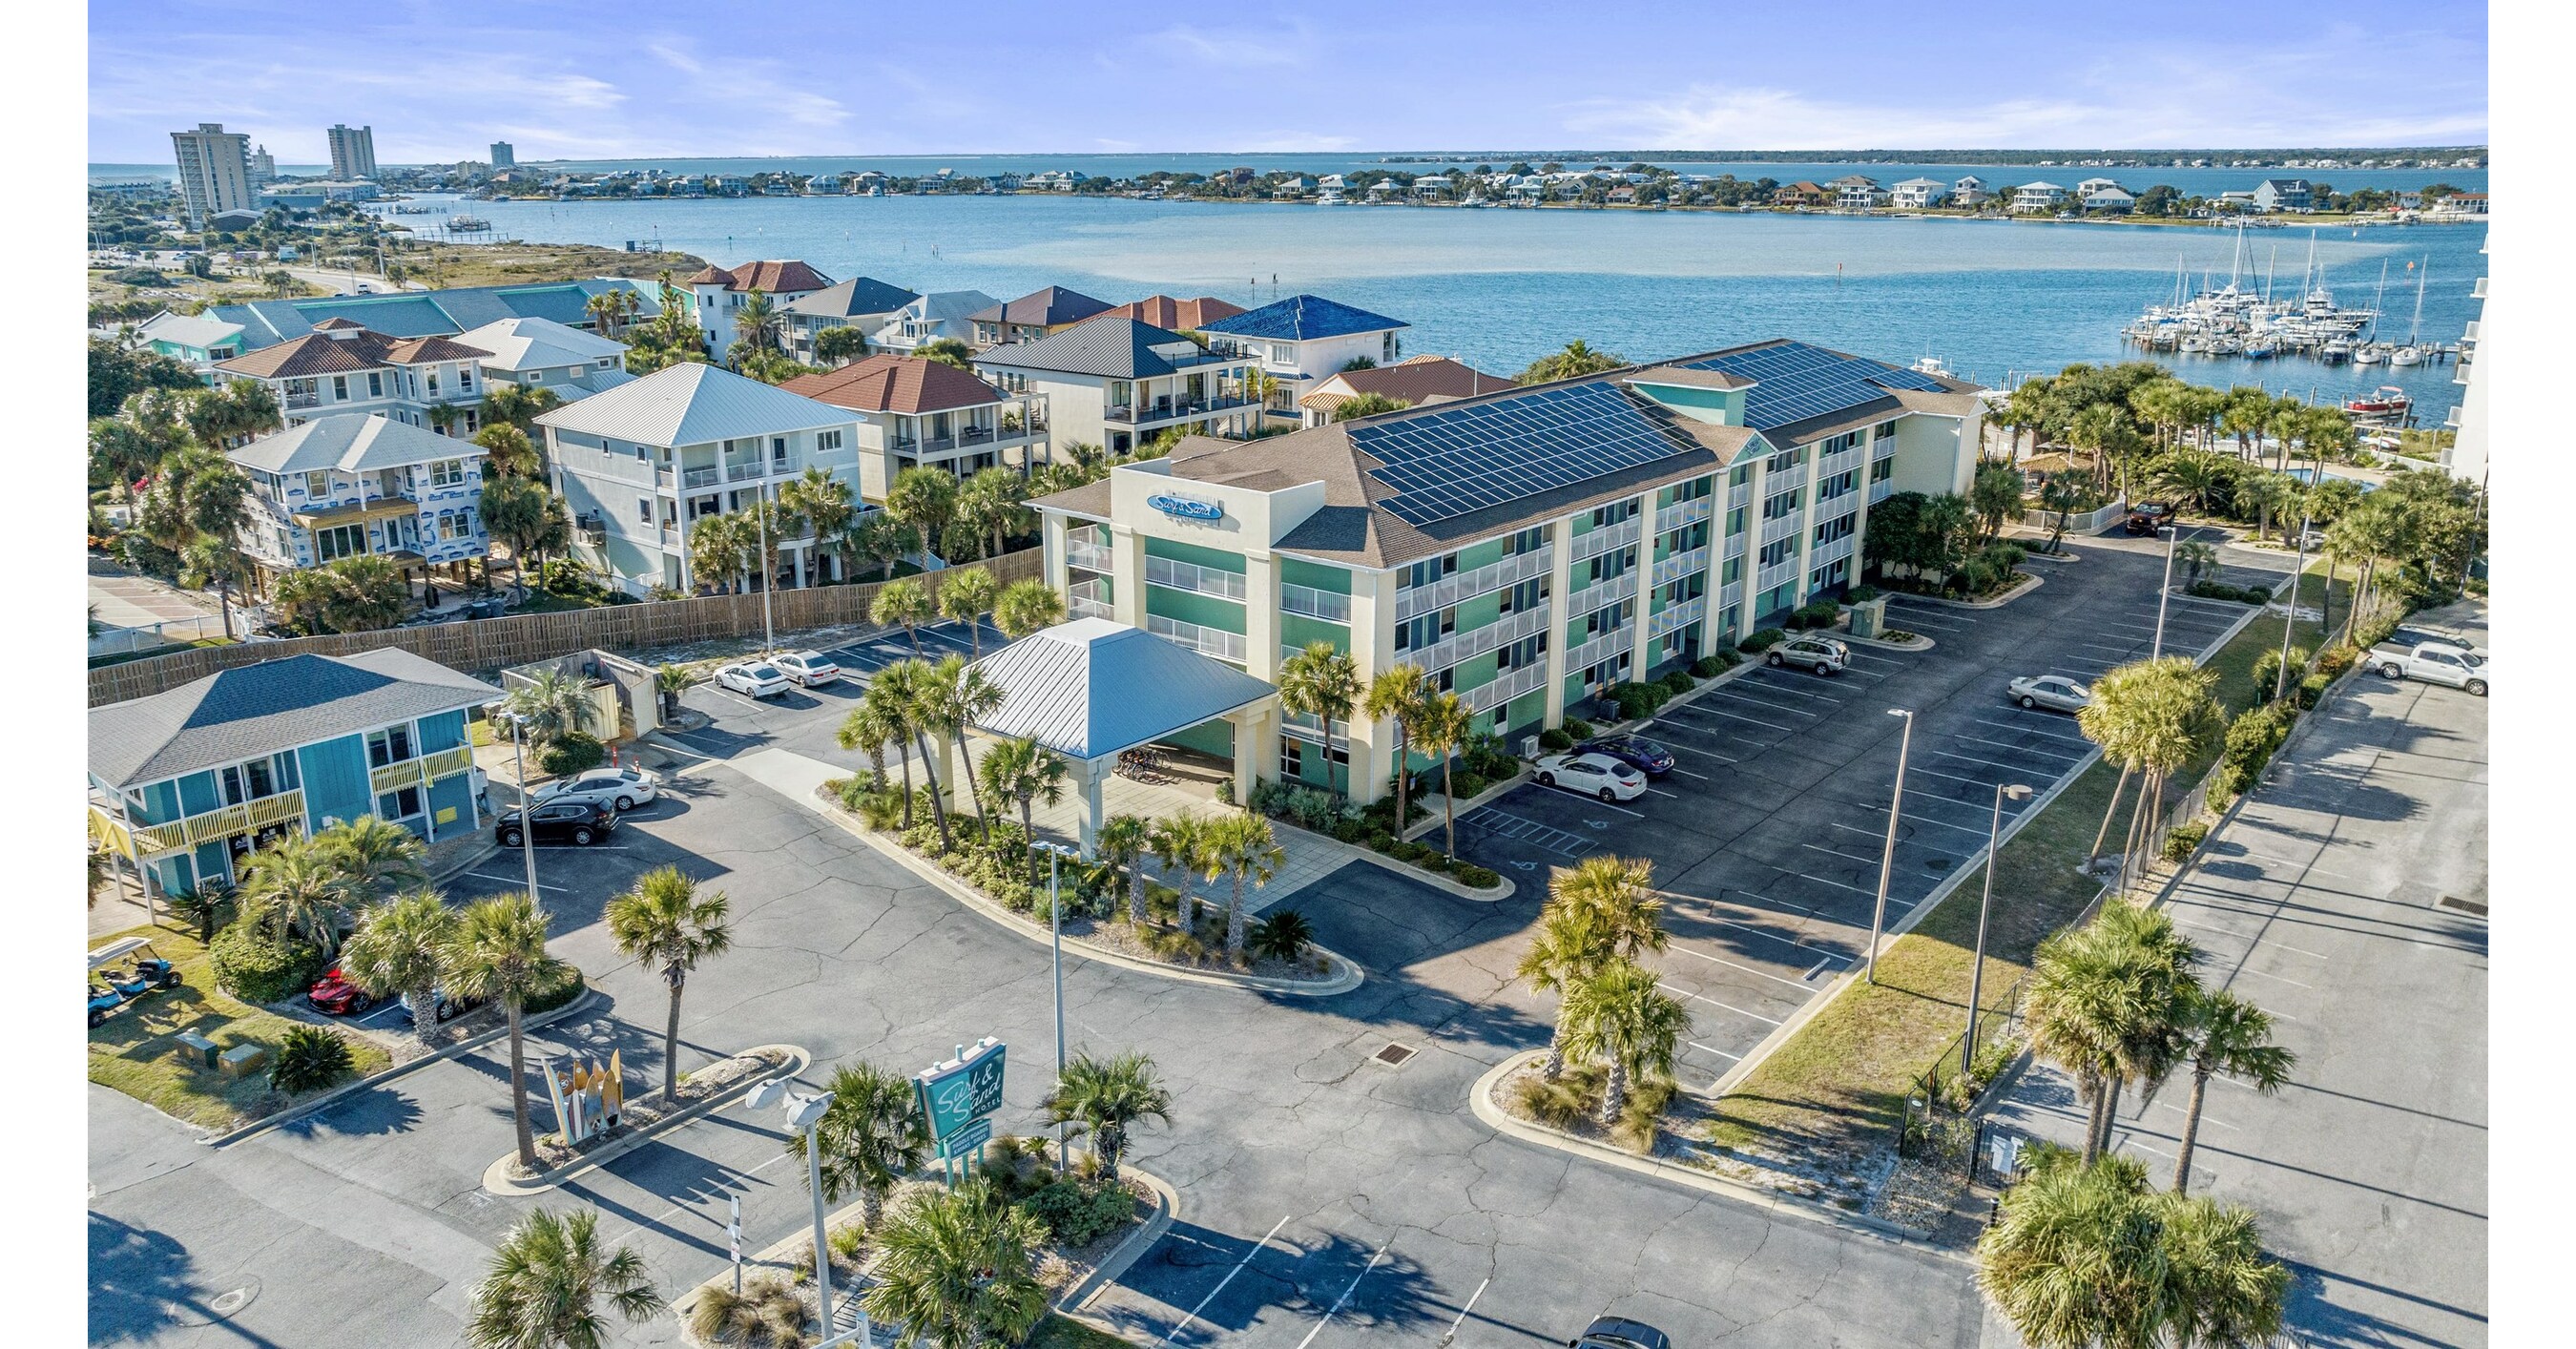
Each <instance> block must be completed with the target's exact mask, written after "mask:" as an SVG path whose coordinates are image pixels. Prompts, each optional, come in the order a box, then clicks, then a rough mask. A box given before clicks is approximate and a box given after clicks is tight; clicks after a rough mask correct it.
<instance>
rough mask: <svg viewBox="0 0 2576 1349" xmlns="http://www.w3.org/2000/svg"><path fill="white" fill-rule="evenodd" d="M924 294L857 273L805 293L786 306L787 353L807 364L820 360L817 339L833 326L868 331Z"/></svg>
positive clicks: (880, 325) (873, 329)
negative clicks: (811, 292) (847, 278)
mask: <svg viewBox="0 0 2576 1349" xmlns="http://www.w3.org/2000/svg"><path fill="white" fill-rule="evenodd" d="M920 298H921V297H920V296H919V295H917V294H914V293H913V292H911V291H908V290H905V289H904V288H903V287H901V286H891V285H888V284H886V283H885V282H883V281H879V280H877V279H876V278H874V277H867V276H854V277H852V278H850V279H849V280H847V281H842V282H838V283H835V284H833V285H830V286H826V287H824V288H823V289H821V290H818V291H816V292H814V293H813V294H811V295H807V296H803V297H801V298H799V299H797V300H796V301H794V302H793V303H791V304H789V305H788V306H787V307H786V314H787V354H788V355H790V356H793V357H795V358H796V359H797V360H800V361H803V362H805V363H806V364H807V365H817V364H820V362H819V361H817V360H816V359H815V356H814V339H815V338H817V337H819V336H821V335H822V334H823V333H824V331H825V330H827V329H831V328H856V329H858V330H859V332H860V334H861V335H863V336H864V335H865V334H868V333H871V332H874V331H875V330H877V329H879V328H882V327H884V326H885V325H886V324H887V323H889V322H891V321H893V319H894V316H895V315H896V314H897V313H899V312H901V310H902V309H903V307H904V306H905V305H908V304H910V303H912V302H913V301H915V300H918V299H920Z"/></svg>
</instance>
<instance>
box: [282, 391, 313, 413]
mask: <svg viewBox="0 0 2576 1349" xmlns="http://www.w3.org/2000/svg"><path fill="white" fill-rule="evenodd" d="M278 401H280V402H282V403H284V404H285V405H286V410H287V411H289V412H301V411H303V410H305V409H307V408H318V407H320V406H322V393H321V391H320V390H318V389H317V390H314V391H312V392H309V393H289V394H287V395H286V397H284V398H282V399H280V400H278Z"/></svg>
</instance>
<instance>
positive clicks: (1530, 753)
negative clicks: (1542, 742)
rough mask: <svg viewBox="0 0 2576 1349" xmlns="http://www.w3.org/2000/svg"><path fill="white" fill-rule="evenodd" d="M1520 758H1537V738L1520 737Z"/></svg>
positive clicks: (1531, 736) (1529, 736)
mask: <svg viewBox="0 0 2576 1349" xmlns="http://www.w3.org/2000/svg"><path fill="white" fill-rule="evenodd" d="M1521 757H1522V758H1524V759H1535V758H1537V757H1538V737H1537V736H1534V735H1525V736H1522V737H1521Z"/></svg>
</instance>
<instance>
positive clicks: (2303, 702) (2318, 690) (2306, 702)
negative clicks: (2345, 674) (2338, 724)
mask: <svg viewBox="0 0 2576 1349" xmlns="http://www.w3.org/2000/svg"><path fill="white" fill-rule="evenodd" d="M2333 685H2334V679H2333V677H2332V676H2329V675H2326V674H2323V673H2319V674H2312V675H2309V676H2308V677H2307V678H2305V679H2302V680H2300V681H2299V692H2298V699H2299V710H2300V711H2302V712H2305V711H2307V710H2308V709H2309V708H2312V707H2314V706H2316V705H2317V704H2319V703H2321V702H2324V701H2325V697H2326V690H2327V689H2328V688H2331V687H2333Z"/></svg>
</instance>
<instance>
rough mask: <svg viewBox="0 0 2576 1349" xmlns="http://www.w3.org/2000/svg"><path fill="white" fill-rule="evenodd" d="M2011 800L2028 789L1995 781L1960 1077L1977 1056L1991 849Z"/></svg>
mask: <svg viewBox="0 0 2576 1349" xmlns="http://www.w3.org/2000/svg"><path fill="white" fill-rule="evenodd" d="M2007 796H2009V797H2011V798H2012V799H2013V800H2015V801H2026V800H2028V799H2030V788H2028V787H2025V786H2023V785H2022V784H2020V783H2018V782H2016V783H2013V784H2012V785H2011V786H2005V785H2003V784H2002V783H1997V784H1995V817H1994V819H1993V820H1992V821H1991V822H1990V823H1988V824H1987V826H1986V894H1985V897H1984V898H1983V899H1980V900H1978V901H1977V963H1976V964H1975V965H1973V966H1971V967H1970V969H1969V973H1968V1035H1967V1038H1966V1039H1963V1040H1961V1041H1960V1042H1959V1076H1960V1077H1962V1078H1964V1077H1966V1076H1967V1075H1968V1072H1969V1069H1970V1068H1971V1067H1972V1066H1973V1065H1974V1062H1975V1059H1976V1056H1977V999H1978V998H1980V997H1982V996H1984V994H1985V988H1986V913H1987V911H1988V910H1990V909H1992V908H1994V906H1995V852H1996V850H1997V849H1998V848H1999V847H2000V846H2001V845H2002V841H2003V833H2004V798H2005V797H2007Z"/></svg>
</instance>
